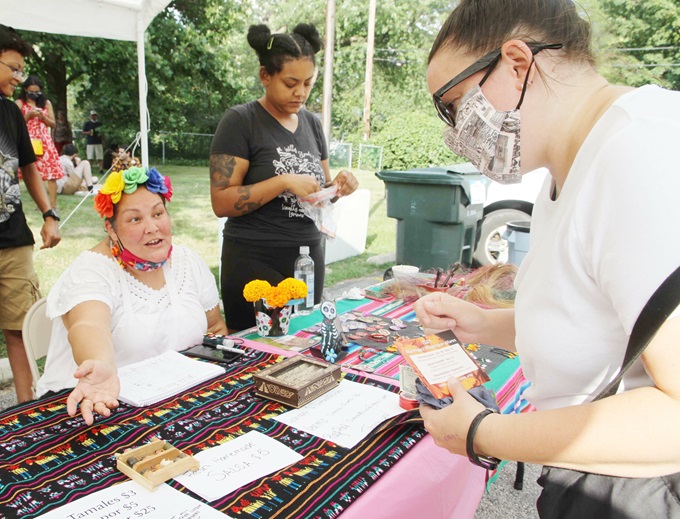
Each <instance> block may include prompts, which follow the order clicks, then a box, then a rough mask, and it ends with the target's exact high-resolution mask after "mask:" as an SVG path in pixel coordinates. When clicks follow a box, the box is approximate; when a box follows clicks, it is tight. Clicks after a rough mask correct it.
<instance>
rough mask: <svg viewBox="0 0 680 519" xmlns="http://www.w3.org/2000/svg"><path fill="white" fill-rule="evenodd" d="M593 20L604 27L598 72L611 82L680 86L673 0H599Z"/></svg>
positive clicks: (678, 23)
mask: <svg viewBox="0 0 680 519" xmlns="http://www.w3.org/2000/svg"><path fill="white" fill-rule="evenodd" d="M599 4H600V9H601V15H600V16H598V15H597V14H596V18H595V21H596V23H597V24H598V25H602V26H603V28H604V30H605V31H606V33H607V34H606V36H605V37H604V43H605V45H606V46H607V47H608V52H607V54H606V55H605V61H604V63H603V65H602V72H603V74H605V76H606V77H607V78H608V79H609V80H610V81H611V82H614V83H622V84H626V85H630V86H640V85H644V84H647V83H657V84H659V85H661V86H664V87H667V88H671V89H674V90H680V4H679V3H678V2H677V0H645V1H644V2H640V1H637V0H600V2H599Z"/></svg>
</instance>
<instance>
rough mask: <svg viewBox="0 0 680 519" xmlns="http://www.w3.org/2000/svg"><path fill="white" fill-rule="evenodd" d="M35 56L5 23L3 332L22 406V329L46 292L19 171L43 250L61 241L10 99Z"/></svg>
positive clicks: (1, 32)
mask: <svg viewBox="0 0 680 519" xmlns="http://www.w3.org/2000/svg"><path fill="white" fill-rule="evenodd" d="M30 54H31V47H30V45H28V43H26V42H25V41H24V40H23V39H21V37H20V36H19V35H18V34H17V32H16V31H15V30H14V29H12V28H11V27H7V26H5V25H2V24H0V301H2V304H0V328H1V329H2V333H3V335H4V336H5V342H6V343H7V356H8V358H9V363H10V366H11V368H12V374H13V376H14V386H15V389H16V393H17V400H18V401H19V402H20V403H21V402H25V401H27V400H30V399H31V398H32V396H33V395H32V391H31V380H32V376H31V369H30V366H29V364H28V359H27V358H26V351H25V349H24V341H23V338H22V335H21V328H22V325H23V322H24V317H25V316H26V312H27V311H28V309H29V308H30V307H31V306H32V305H33V303H35V302H36V301H37V300H38V299H40V289H39V284H38V276H37V275H36V273H35V270H34V268H33V244H34V243H35V241H34V239H33V233H32V232H31V229H30V228H29V227H28V225H27V224H26V218H25V216H24V207H23V204H22V202H21V198H20V193H21V192H20V189H19V178H18V168H19V167H21V169H22V171H23V179H24V184H25V185H26V189H27V190H28V194H29V195H30V196H31V198H32V199H33V200H34V201H35V204H36V205H37V206H38V209H39V210H40V212H41V213H42V215H43V218H44V220H45V223H44V225H43V227H42V229H41V230H40V236H41V238H42V242H43V245H42V247H41V248H48V247H54V246H55V245H57V243H59V240H60V239H61V234H60V233H59V227H58V221H59V216H58V215H57V213H56V212H55V211H54V209H53V207H52V206H50V202H49V199H48V198H47V193H46V192H45V188H44V187H43V183H42V179H41V177H40V172H39V171H38V168H37V167H36V164H35V161H36V158H35V154H34V153H33V147H32V146H31V138H30V137H29V135H28V129H27V128H26V121H25V119H24V117H23V116H22V114H21V111H20V110H19V108H18V107H17V106H16V105H15V104H14V103H13V102H12V101H11V100H10V99H9V98H11V97H12V95H13V94H14V92H15V91H16V89H17V88H18V86H19V84H20V83H21V82H22V81H24V80H25V79H26V74H25V73H24V60H25V58H26V57H27V56H30Z"/></svg>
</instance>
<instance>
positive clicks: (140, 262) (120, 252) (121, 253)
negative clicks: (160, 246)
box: [111, 242, 172, 272]
mask: <svg viewBox="0 0 680 519" xmlns="http://www.w3.org/2000/svg"><path fill="white" fill-rule="evenodd" d="M119 244H120V242H118V244H116V243H112V244H111V254H112V255H113V257H114V258H116V261H118V264H119V265H120V266H121V267H122V268H123V270H125V269H128V268H132V269H134V270H141V271H143V272H147V271H149V270H156V269H158V268H161V267H162V266H163V265H165V262H166V261H168V258H170V255H171V254H172V245H171V246H170V249H169V250H168V256H167V257H166V258H165V259H164V260H163V261H159V262H154V261H147V260H145V259H142V258H140V257H139V256H136V255H134V254H133V253H131V252H130V251H129V250H127V249H126V248H124V247H123V246H122V244H120V245H119Z"/></svg>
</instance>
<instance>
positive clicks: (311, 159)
mask: <svg viewBox="0 0 680 519" xmlns="http://www.w3.org/2000/svg"><path fill="white" fill-rule="evenodd" d="M210 154H211V155H212V154H218V155H219V154H223V155H232V156H235V157H240V158H242V159H246V160H248V161H249V162H250V167H249V168H248V172H247V173H246V176H245V178H244V180H243V184H244V185H251V184H256V183H257V182H262V181H263V180H267V179H269V178H273V177H274V176H275V175H281V174H284V173H295V174H298V175H314V176H315V177H316V178H317V180H318V182H319V184H320V185H321V186H323V185H324V184H325V182H326V177H325V174H324V171H323V168H322V166H321V161H322V160H326V159H327V158H328V147H327V146H326V139H325V137H324V134H323V128H322V126H321V122H320V121H319V119H317V117H316V116H314V114H312V113H311V112H310V111H309V110H306V109H305V108H303V109H302V110H300V111H299V112H298V127H297V129H296V130H295V132H291V131H289V130H287V129H286V128H284V127H283V126H282V125H281V123H279V122H278V121H277V120H276V118H274V117H273V116H272V115H271V114H270V113H269V112H267V110H265V109H264V107H263V106H262V105H261V104H260V103H259V102H258V101H252V102H250V103H247V104H244V105H238V106H234V107H232V108H230V109H229V110H227V112H226V113H225V114H224V116H223V117H222V120H221V121H220V124H219V126H218V127H217V131H216V132H215V136H214V137H213V141H212V146H211V148H210ZM224 236H225V237H227V238H232V239H236V240H238V241H242V242H253V243H259V244H265V243H266V244H267V245H270V246H272V247H291V246H299V245H313V244H317V243H319V241H320V240H321V234H320V232H319V230H318V229H317V228H316V225H314V222H313V221H312V220H311V219H310V218H308V217H307V216H305V214H304V213H303V211H302V208H301V207H300V204H299V202H298V198H297V197H296V196H295V195H293V194H292V193H289V192H284V193H282V194H280V195H279V196H278V197H276V198H274V199H273V200H272V201H271V202H269V203H267V204H265V205H263V206H262V207H260V208H259V209H258V210H256V211H253V212H251V213H248V214H246V215H243V216H238V217H233V218H229V220H227V224H226V226H225V231H224Z"/></svg>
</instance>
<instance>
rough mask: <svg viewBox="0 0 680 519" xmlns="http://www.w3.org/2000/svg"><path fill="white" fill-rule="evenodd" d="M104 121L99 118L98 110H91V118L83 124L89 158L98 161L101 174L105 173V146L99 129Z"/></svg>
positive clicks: (91, 160)
mask: <svg viewBox="0 0 680 519" xmlns="http://www.w3.org/2000/svg"><path fill="white" fill-rule="evenodd" d="M101 125H102V122H101V121H100V120H99V114H97V110H90V119H89V120H88V121H86V122H85V124H84V125H83V135H85V137H86V142H87V149H86V151H87V160H89V161H90V162H93V161H95V160H96V161H97V163H98V164H99V174H100V175H101V174H102V173H103V168H104V148H103V146H102V136H101V133H100V131H99V128H100V127H101Z"/></svg>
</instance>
